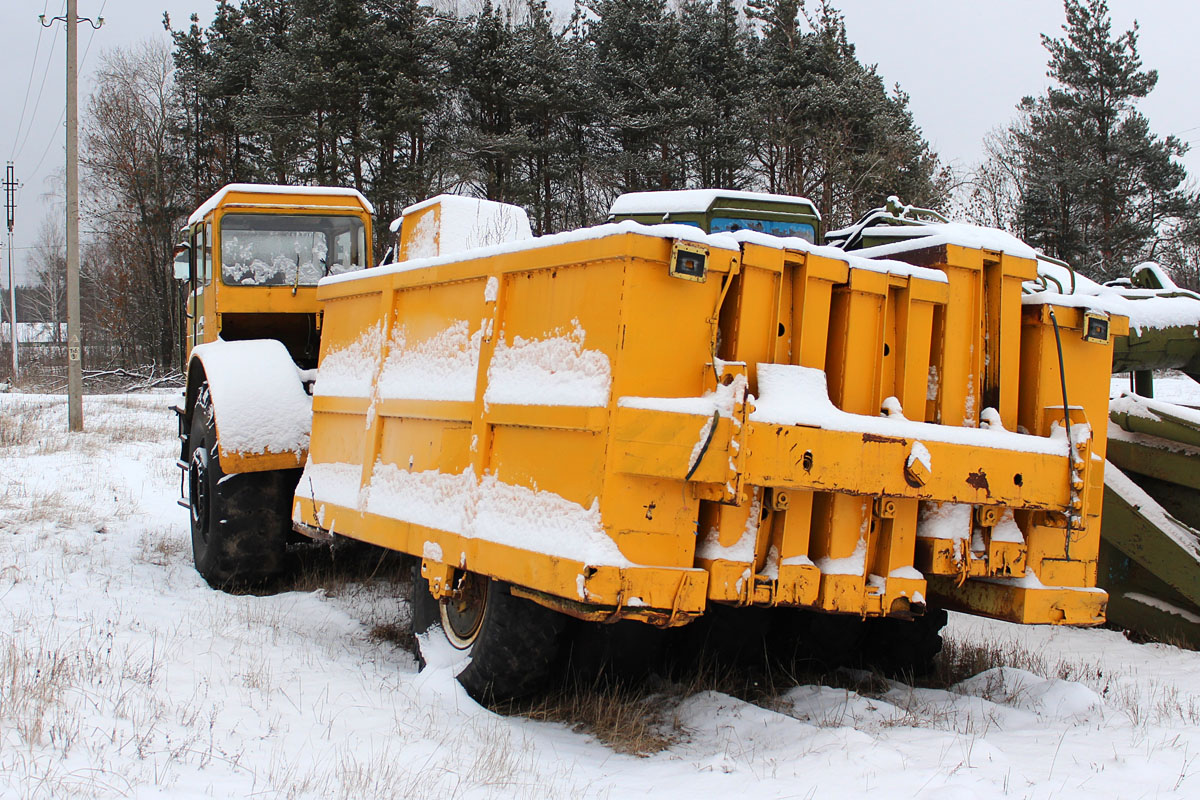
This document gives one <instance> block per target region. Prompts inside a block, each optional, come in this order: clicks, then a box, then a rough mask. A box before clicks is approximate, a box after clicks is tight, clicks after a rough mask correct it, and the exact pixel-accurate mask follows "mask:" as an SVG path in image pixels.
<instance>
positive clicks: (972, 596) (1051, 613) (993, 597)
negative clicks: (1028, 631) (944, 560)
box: [929, 577, 1108, 626]
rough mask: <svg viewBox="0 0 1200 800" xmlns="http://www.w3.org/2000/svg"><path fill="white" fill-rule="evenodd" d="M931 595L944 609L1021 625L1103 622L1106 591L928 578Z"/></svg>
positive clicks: (1014, 582)
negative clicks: (960, 581) (960, 582)
mask: <svg viewBox="0 0 1200 800" xmlns="http://www.w3.org/2000/svg"><path fill="white" fill-rule="evenodd" d="M929 593H930V596H931V598H932V599H933V600H934V601H935V602H938V603H939V604H941V605H943V606H945V607H946V608H950V609H954V610H961V611H966V612H967V613H970V614H979V615H981V616H985V617H993V618H995V619H1002V620H1006V621H1008V622H1019V623H1024V624H1047V623H1048V624H1051V625H1079V626H1093V625H1103V624H1104V612H1105V608H1106V606H1107V605H1108V593H1107V592H1105V591H1104V590H1103V589H1087V588H1075V587H1066V586H1029V585H1023V584H1021V583H1020V582H1019V581H1016V580H1014V581H1001V580H984V579H972V580H968V581H965V582H964V583H962V584H961V585H960V584H959V583H958V581H957V580H955V579H953V578H942V577H930V578H929Z"/></svg>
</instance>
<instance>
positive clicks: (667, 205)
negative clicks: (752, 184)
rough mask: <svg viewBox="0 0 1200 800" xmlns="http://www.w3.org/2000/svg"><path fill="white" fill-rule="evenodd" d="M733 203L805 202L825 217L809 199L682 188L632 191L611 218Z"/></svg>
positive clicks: (618, 202)
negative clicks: (718, 202)
mask: <svg viewBox="0 0 1200 800" xmlns="http://www.w3.org/2000/svg"><path fill="white" fill-rule="evenodd" d="M722 197H724V198H729V199H731V200H760V201H766V202H769V203H788V204H791V205H795V204H796V203H805V204H807V205H808V207H809V210H811V211H812V213H813V214H814V215H815V216H816V217H817V219H820V218H821V212H820V211H818V210H817V207H816V205H815V204H814V203H813V202H812V201H811V200H809V199H808V198H806V197H795V196H793V195H787V194H766V193H764V192H741V191H735V190H733V189H682V190H679V191H675V192H629V193H627V194H623V195H621V196H620V197H618V198H617V199H616V200H613V204H612V208H610V209H609V210H608V213H609V214H610V215H617V214H686V213H695V212H700V211H708V209H709V208H711V207H712V204H713V201H715V200H717V199H718V198H722Z"/></svg>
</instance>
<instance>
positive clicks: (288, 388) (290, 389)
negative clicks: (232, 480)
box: [187, 339, 312, 474]
mask: <svg viewBox="0 0 1200 800" xmlns="http://www.w3.org/2000/svg"><path fill="white" fill-rule="evenodd" d="M205 382H207V384H208V392H209V396H210V397H211V399H212V407H213V413H214V416H215V418H216V419H215V421H216V426H217V444H218V448H219V450H220V458H221V469H222V470H223V471H224V472H225V473H226V474H233V473H241V472H263V471H266V470H273V469H294V468H296V467H301V466H303V465H304V463H305V461H306V460H307V459H308V445H309V438H310V433H311V431H312V398H311V397H309V395H308V392H306V391H305V389H304V382H303V380H302V376H301V373H300V370H299V368H298V367H297V366H296V364H295V362H293V361H292V357H291V356H290V355H289V354H288V351H287V348H285V347H284V346H283V344H282V343H280V342H279V341H277V340H275V339H248V340H245V341H237V342H226V341H216V342H210V343H209V344H202V345H198V346H196V347H195V348H194V349H193V350H192V359H191V363H190V364H189V367H188V401H187V403H188V407H187V416H188V418H189V419H190V417H191V412H192V408H193V407H194V403H195V398H196V394H197V392H198V391H199V388H200V385H201V384H202V383H205Z"/></svg>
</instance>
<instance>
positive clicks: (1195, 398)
mask: <svg viewBox="0 0 1200 800" xmlns="http://www.w3.org/2000/svg"><path fill="white" fill-rule="evenodd" d="M1132 391H1133V383H1132V382H1131V381H1130V379H1129V373H1127V372H1126V373H1122V374H1120V375H1113V376H1112V382H1111V383H1110V384H1109V397H1117V396H1119V395H1120V394H1121V392H1132ZM1154 399H1155V400H1165V401H1166V402H1168V403H1182V404H1184V405H1189V406H1200V383H1196V381H1194V380H1192V379H1191V378H1189V377H1188V376H1187V375H1184V374H1183V373H1182V372H1179V371H1177V370H1173V369H1168V370H1163V371H1161V372H1156V373H1155V374H1154Z"/></svg>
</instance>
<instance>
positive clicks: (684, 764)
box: [0, 394, 1200, 800]
mask: <svg viewBox="0 0 1200 800" xmlns="http://www.w3.org/2000/svg"><path fill="white" fill-rule="evenodd" d="M172 401H173V398H172V397H170V396H168V395H140V396H110V397H89V398H86V400H85V403H84V414H85V426H86V428H87V431H88V432H86V433H84V434H77V435H67V434H66V433H65V430H66V409H65V404H64V403H63V402H62V400H61V398H57V397H53V398H52V397H45V396H31V395H20V394H5V395H0V798H10V797H11V798H48V797H72V798H75V797H137V798H161V797H170V798H190V797H250V796H254V797H258V798H307V797H313V798H316V797H321V798H330V797H332V798H347V800H349V799H350V798H353V799H354V800H359V798H392V797H438V798H450V797H461V798H478V797H530V798H544V797H572V798H574V797H607V798H624V797H628V796H631V795H633V794H634V793H637V794H638V795H644V796H653V797H667V798H670V797H686V798H696V797H711V796H723V795H727V796H738V797H797V798H838V800H843V799H844V798H846V797H858V796H863V795H865V794H867V793H870V794H871V795H872V797H876V798H891V797H897V798H899V797H905V798H907V797H918V798H951V797H952V798H991V797H1009V796H1011V797H1032V798H1049V797H1056V798H1057V797H1088V798H1104V797H1112V798H1129V797H1181V798H1182V797H1195V796H1197V795H1198V794H1200V654H1198V653H1194V652H1189V651H1183V650H1179V649H1176V648H1173V647H1170V646H1167V645H1137V644H1133V643H1131V642H1129V641H1128V640H1126V639H1125V638H1124V637H1123V636H1122V635H1121V634H1119V633H1117V632H1114V631H1105V630H1092V631H1089V630H1071V629H1055V628H1041V627H1018V626H1013V625H1008V624H1004V623H997V622H991V621H987V620H982V619H977V618H973V617H967V616H959V615H956V616H952V618H951V623H950V626H949V629H948V630H949V634H950V636H951V639H952V646H953V647H954V648H957V650H958V651H963V650H969V649H970V648H986V649H991V650H994V651H995V652H996V653H998V654H1000V655H998V656H996V657H995V658H994V659H993V663H996V664H1007V665H1008V666H1003V667H997V668H994V669H990V670H987V671H985V672H983V673H982V674H980V675H977V676H976V677H974V678H970V679H968V680H966V681H964V682H962V683H959V684H957V685H955V686H952V687H951V688H950V690H935V689H922V688H914V687H911V686H907V685H905V684H902V683H891V684H886V685H884V686H882V688H881V689H880V690H879V691H874V692H871V693H867V692H866V690H865V689H864V690H863V692H862V693H860V692H856V691H851V690H847V689H844V688H833V687H830V686H817V685H813V686H797V687H794V688H792V689H790V690H786V691H784V692H783V693H782V694H781V695H780V696H778V697H777V698H776V699H775V701H774V702H771V703H764V705H753V704H750V703H747V702H744V701H742V700H738V699H735V698H733V697H731V696H729V695H725V694H721V693H718V692H714V691H705V692H700V693H697V694H693V695H691V696H690V697H686V698H684V699H682V701H680V702H679V703H678V705H677V706H675V707H674V710H673V711H672V712H671V713H672V720H671V722H672V724H673V725H674V727H675V729H676V730H677V731H678V734H677V737H676V739H675V741H674V743H673V744H671V746H669V747H668V748H667V749H665V750H663V751H661V752H657V753H654V754H652V755H649V756H647V757H644V758H639V757H636V756H632V755H624V754H620V753H616V752H614V751H613V750H611V749H610V748H608V747H607V746H605V745H603V744H601V743H599V742H598V741H596V740H595V739H594V738H592V737H590V736H589V735H587V734H584V733H578V732H575V731H574V730H572V729H571V728H570V727H568V726H566V725H563V724H557V723H545V722H535V721H532V720H529V719H526V718H523V717H505V716H500V715H497V714H494V713H492V712H490V711H487V710H485V709H482V708H480V707H479V706H477V705H476V704H475V703H473V702H472V701H471V700H470V699H469V698H468V697H467V696H466V695H465V694H464V693H463V692H462V691H461V690H460V689H459V687H458V686H457V684H456V683H455V682H454V681H453V678H452V675H453V665H452V660H451V659H449V658H447V659H444V660H443V659H436V658H435V659H432V661H433V665H432V667H431V668H430V669H428V670H426V671H425V672H424V673H418V672H417V669H416V664H415V662H414V659H413V657H412V656H411V655H410V654H409V653H408V652H406V651H404V650H403V649H401V648H399V647H397V646H395V645H393V644H390V643H388V642H387V641H381V640H379V639H378V638H376V637H373V636H372V635H371V631H372V629H373V628H374V627H375V626H376V625H379V624H387V623H395V624H402V623H403V622H404V620H405V617H406V614H407V604H406V603H405V602H404V601H403V600H402V599H399V598H396V597H394V596H392V595H393V594H394V593H395V589H394V588H389V587H390V586H391V584H388V583H351V584H349V585H345V586H342V587H340V588H337V587H335V588H334V589H330V590H317V591H290V592H284V593H281V594H277V595H274V596H264V597H257V596H252V595H243V596H234V595H229V594H224V593H221V592H217V591H214V590H212V589H210V588H209V587H208V586H207V585H205V583H204V582H203V581H202V580H201V579H200V577H199V576H198V575H197V574H196V573H195V572H194V570H193V569H192V566H191V554H190V551H189V547H190V545H189V541H188V533H187V527H186V524H185V522H186V517H185V512H184V510H183V509H182V508H179V507H178V506H176V505H175V497H176V495H177V492H178V487H179V480H178V473H177V471H176V470H175V467H174V460H175V458H176V452H177V451H176V443H175V439H174V433H175V422H174V419H173V415H172V414H171V413H170V412H169V411H168V410H167V406H168V405H169V404H170V403H171V402H172ZM766 705H769V706H770V707H769V708H768V707H764V706H766Z"/></svg>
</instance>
